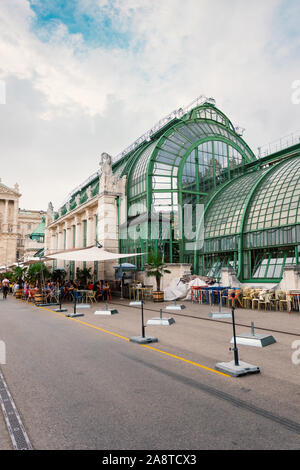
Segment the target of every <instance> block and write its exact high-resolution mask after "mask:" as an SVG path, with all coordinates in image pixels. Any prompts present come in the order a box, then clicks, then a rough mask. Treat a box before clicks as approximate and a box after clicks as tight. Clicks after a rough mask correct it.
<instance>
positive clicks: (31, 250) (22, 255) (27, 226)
mask: <svg viewBox="0 0 300 470" xmlns="http://www.w3.org/2000/svg"><path fill="white" fill-rule="evenodd" d="M45 214H46V213H45V212H44V211H33V210H26V209H19V215H18V239H17V256H18V258H19V259H24V261H26V260H27V259H28V258H30V257H32V256H34V254H35V253H36V252H37V251H38V250H40V249H42V248H43V247H44V243H41V242H37V241H36V240H31V239H30V238H29V235H31V233H32V232H33V231H34V229H35V228H36V227H37V225H39V223H40V222H41V220H42V217H43V216H44V215H45Z"/></svg>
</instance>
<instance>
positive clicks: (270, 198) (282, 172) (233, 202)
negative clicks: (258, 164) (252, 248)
mask: <svg viewBox="0 0 300 470" xmlns="http://www.w3.org/2000/svg"><path fill="white" fill-rule="evenodd" d="M264 175H265V176H264ZM259 180H260V181H259ZM256 183H258V187H257V188H254V186H255V184H256ZM253 189H255V190H254V191H253ZM251 191H253V195H252V196H251ZM249 195H250V196H249ZM299 196H300V158H299V157H296V158H293V159H291V160H287V161H285V162H283V163H282V162H280V163H277V165H276V166H275V167H269V168H265V169H262V170H256V171H254V172H251V173H246V174H245V175H243V176H241V177H239V178H236V179H234V180H233V181H232V182H230V183H228V184H227V185H226V186H225V187H224V189H223V190H222V189H221V190H220V191H219V192H218V193H217V194H216V196H215V197H214V199H212V202H211V204H210V205H209V203H208V209H207V213H206V214H205V238H206V239H208V238H217V237H223V236H229V235H235V234H238V233H240V231H241V229H243V232H244V233H245V232H250V231H257V230H264V229H269V228H273V227H274V228H275V227H281V226H284V225H292V224H296V223H300V210H299ZM243 215H244V216H245V223H244V227H242V226H241V223H242V220H243Z"/></svg>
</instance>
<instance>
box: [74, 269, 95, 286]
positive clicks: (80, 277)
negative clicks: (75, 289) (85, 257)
mask: <svg viewBox="0 0 300 470" xmlns="http://www.w3.org/2000/svg"><path fill="white" fill-rule="evenodd" d="M91 271H92V268H88V269H87V268H83V269H79V268H77V269H76V279H77V281H78V282H79V284H83V285H85V284H87V280H88V279H91V278H92V274H91Z"/></svg>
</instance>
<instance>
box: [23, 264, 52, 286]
mask: <svg viewBox="0 0 300 470" xmlns="http://www.w3.org/2000/svg"><path fill="white" fill-rule="evenodd" d="M42 274H43V278H44V280H46V279H49V277H50V276H51V273H50V271H49V270H48V268H47V267H46V266H45V265H44V264H43V263H35V264H31V265H30V266H29V267H28V270H27V273H26V281H27V282H29V283H31V284H35V283H36V282H37V281H38V283H39V284H40V281H41V277H42Z"/></svg>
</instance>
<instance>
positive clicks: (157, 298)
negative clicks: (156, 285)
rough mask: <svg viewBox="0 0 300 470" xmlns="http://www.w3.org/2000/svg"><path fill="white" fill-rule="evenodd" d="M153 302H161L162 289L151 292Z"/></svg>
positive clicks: (162, 296)
mask: <svg viewBox="0 0 300 470" xmlns="http://www.w3.org/2000/svg"><path fill="white" fill-rule="evenodd" d="M152 297H153V302H163V301H164V291H163V290H157V291H154V292H152Z"/></svg>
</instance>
